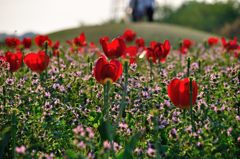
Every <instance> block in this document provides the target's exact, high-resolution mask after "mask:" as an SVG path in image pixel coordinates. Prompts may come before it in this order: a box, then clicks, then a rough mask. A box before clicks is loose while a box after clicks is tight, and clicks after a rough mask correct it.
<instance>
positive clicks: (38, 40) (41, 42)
mask: <svg viewBox="0 0 240 159" xmlns="http://www.w3.org/2000/svg"><path fill="white" fill-rule="evenodd" d="M45 42H47V43H48V46H52V40H51V39H49V37H48V36H47V35H46V36H45V35H37V36H36V37H35V43H36V45H37V46H39V47H41V48H42V47H44V44H45Z"/></svg>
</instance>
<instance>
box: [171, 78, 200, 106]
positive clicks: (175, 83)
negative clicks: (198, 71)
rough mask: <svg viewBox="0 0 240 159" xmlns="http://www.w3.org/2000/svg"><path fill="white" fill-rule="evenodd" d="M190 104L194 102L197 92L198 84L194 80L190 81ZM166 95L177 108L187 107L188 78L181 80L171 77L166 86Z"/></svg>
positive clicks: (188, 104) (188, 102)
mask: <svg viewBox="0 0 240 159" xmlns="http://www.w3.org/2000/svg"><path fill="white" fill-rule="evenodd" d="M192 90H193V96H192V104H194V103H195V102H196V99H197V94H198V86H197V83H196V82H195V81H192ZM167 92H168V96H169V98H170V99H171V101H172V102H173V104H174V105H175V106H176V107H178V108H182V109H184V108H187V109H189V107H190V80H189V78H185V79H183V80H180V79H177V78H175V79H173V80H172V81H171V82H170V83H169V84H168V86H167Z"/></svg>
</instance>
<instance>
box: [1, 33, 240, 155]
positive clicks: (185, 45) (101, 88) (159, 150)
mask: <svg viewBox="0 0 240 159" xmlns="http://www.w3.org/2000/svg"><path fill="white" fill-rule="evenodd" d="M239 59H240V44H239V43H238V41H237V39H236V38H234V39H230V40H228V39H225V38H218V37H209V39H207V40H206V41H203V42H202V43H197V42H195V41H193V40H191V39H182V40H181V41H179V45H177V46H174V45H172V44H171V41H169V40H167V39H166V40H165V41H151V42H150V43H146V42H145V39H144V38H142V37H138V34H137V33H136V32H135V31H134V30H131V29H126V30H125V31H124V32H123V33H122V35H120V36H116V38H115V39H110V38H109V37H107V36H104V35H103V36H102V38H100V39H99V43H93V42H90V41H88V40H87V37H86V36H85V34H84V33H81V34H80V35H79V36H78V35H77V36H76V37H75V38H73V39H69V40H68V41H66V43H64V44H63V43H60V42H59V41H52V40H51V39H50V38H49V37H48V36H45V35H37V36H36V37H34V38H33V39H31V38H24V39H23V40H20V39H17V38H14V37H8V38H6V39H5V46H3V47H1V48H0V76H1V78H0V159H2V158H3V159H5V158H6V159H8V158H20V159H28V158H40V159H43V158H47V159H54V158H66V159H78V158H81V159H85V158H86V159H95V158H96V159H98V158H100V159H105V158H113V159H132V158H144V159H145V158H170V159H171V158H218V159H219V158H227V159H229V158H231V159H235V158H236V159H237V158H239V156H240V71H239V70H240V65H239Z"/></svg>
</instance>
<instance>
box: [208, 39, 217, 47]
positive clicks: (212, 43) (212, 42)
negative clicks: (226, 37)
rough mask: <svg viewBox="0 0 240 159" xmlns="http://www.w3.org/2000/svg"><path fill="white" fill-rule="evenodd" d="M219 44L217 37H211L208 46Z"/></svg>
mask: <svg viewBox="0 0 240 159" xmlns="http://www.w3.org/2000/svg"><path fill="white" fill-rule="evenodd" d="M217 44H218V38H216V37H210V38H208V45H209V46H213V45H217Z"/></svg>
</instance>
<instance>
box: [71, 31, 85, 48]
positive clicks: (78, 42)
mask: <svg viewBox="0 0 240 159" xmlns="http://www.w3.org/2000/svg"><path fill="white" fill-rule="evenodd" d="M73 42H74V44H75V45H76V46H86V45H87V41H86V37H85V34H84V33H81V34H80V35H79V36H78V37H76V38H74V39H73Z"/></svg>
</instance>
